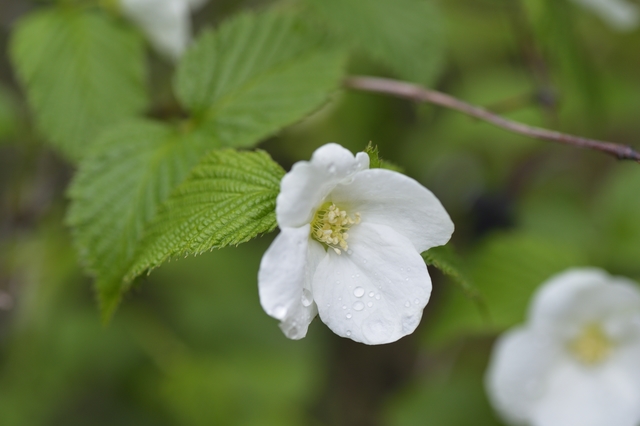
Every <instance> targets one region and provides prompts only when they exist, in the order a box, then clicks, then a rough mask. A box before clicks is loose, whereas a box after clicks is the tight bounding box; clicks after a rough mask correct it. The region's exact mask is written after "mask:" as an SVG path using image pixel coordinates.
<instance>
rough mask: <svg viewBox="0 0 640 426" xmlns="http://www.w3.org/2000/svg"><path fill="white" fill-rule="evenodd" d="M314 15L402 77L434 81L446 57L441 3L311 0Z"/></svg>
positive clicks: (426, 82)
mask: <svg viewBox="0 0 640 426" xmlns="http://www.w3.org/2000/svg"><path fill="white" fill-rule="evenodd" d="M307 2H308V3H309V4H310V5H311V6H312V11H313V16H314V17H317V18H319V19H321V20H323V21H324V22H325V23H326V24H327V25H328V26H329V28H330V29H331V30H333V32H334V33H335V34H336V35H337V36H338V37H340V38H341V39H344V40H346V41H351V42H352V43H355V44H356V45H357V46H358V47H359V48H360V49H362V50H363V51H364V52H366V53H367V54H369V55H370V56H371V57H373V58H374V59H376V60H378V61H380V62H381V63H383V64H384V65H386V66H387V67H389V68H390V69H391V70H393V71H395V72H396V73H397V74H398V75H399V76H400V77H402V78H404V79H407V80H411V81H415V82H417V83H422V84H427V85H428V84H431V83H432V82H433V79H434V78H435V77H436V76H437V73H438V72H439V71H440V69H441V67H442V65H443V62H444V48H443V44H444V43H443V34H442V31H441V26H440V17H439V16H438V13H437V10H436V8H435V6H434V5H433V4H432V3H431V2H429V1H425V0H393V1H391V0H307Z"/></svg>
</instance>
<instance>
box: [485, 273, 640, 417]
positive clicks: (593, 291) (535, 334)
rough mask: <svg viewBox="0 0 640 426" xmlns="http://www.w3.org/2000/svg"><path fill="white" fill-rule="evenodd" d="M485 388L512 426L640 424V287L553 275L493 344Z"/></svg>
mask: <svg viewBox="0 0 640 426" xmlns="http://www.w3.org/2000/svg"><path fill="white" fill-rule="evenodd" d="M486 386H487V391H488V394H489V397H490V399H491V400H492V402H493V405H494V406H495V408H496V409H497V410H498V412H500V413H501V414H502V415H503V417H504V418H505V419H506V420H507V421H509V422H510V423H511V424H514V425H532V426H572V425H577V426H578V425H579V426H637V425H638V424H640V289H639V288H638V284H637V283H634V282H633V281H630V280H627V279H624V278H620V277H612V276H610V275H608V274H606V273H605V272H604V271H601V270H599V269H573V270H569V271H566V272H564V273H562V274H559V275H556V276H555V277H553V278H551V279H550V280H549V281H547V282H546V283H545V284H544V285H543V287H541V288H540V290H539V291H538V293H537V294H536V296H535V298H534V300H533V303H532V305H531V307H530V311H529V320H528V323H527V324H526V325H524V326H522V327H519V328H515V329H512V330H510V331H508V332H507V333H505V334H504V335H503V336H501V337H500V339H499V340H498V342H497V343H496V346H495V348H494V352H493V356H492V359H491V362H490V366H489V370H488V372H487V376H486Z"/></svg>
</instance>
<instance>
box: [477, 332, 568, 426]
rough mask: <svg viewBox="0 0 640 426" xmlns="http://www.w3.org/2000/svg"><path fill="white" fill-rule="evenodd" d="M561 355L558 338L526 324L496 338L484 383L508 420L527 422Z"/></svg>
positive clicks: (520, 422) (488, 392) (495, 403)
mask: <svg viewBox="0 0 640 426" xmlns="http://www.w3.org/2000/svg"><path fill="white" fill-rule="evenodd" d="M560 359H561V352H560V348H558V347H557V346H556V344H555V342H553V341H552V340H550V339H549V338H548V337H546V336H545V335H539V334H536V333H534V332H533V331H531V330H528V329H525V328H518V329H513V330H510V331H509V332H507V333H505V334H503V335H502V336H501V337H500V338H499V339H498V340H497V341H496V344H495V346H494V349H493V354H492V356H491V361H490V364H489V367H488V370H487V375H486V378H485V385H486V388H487V394H488V396H489V398H490V400H491V402H492V403H493V406H494V407H495V408H496V410H497V411H498V412H499V413H500V414H501V415H502V416H503V417H504V418H505V420H507V421H509V422H510V423H513V424H526V423H528V422H527V420H528V419H530V418H531V416H532V415H533V411H534V409H535V405H536V403H537V401H538V400H539V399H540V398H541V397H542V396H543V394H544V389H545V387H546V382H547V381H548V379H549V375H550V374H552V373H553V368H554V366H555V365H556V364H557V363H558V362H559V360H560ZM567 425H568V424H567Z"/></svg>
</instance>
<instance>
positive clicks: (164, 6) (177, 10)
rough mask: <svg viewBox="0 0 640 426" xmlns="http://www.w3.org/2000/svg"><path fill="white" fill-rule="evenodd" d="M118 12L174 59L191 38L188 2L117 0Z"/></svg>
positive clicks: (156, 46)
mask: <svg viewBox="0 0 640 426" xmlns="http://www.w3.org/2000/svg"><path fill="white" fill-rule="evenodd" d="M120 3H121V5H122V12H123V13H124V14H125V15H126V16H127V17H128V18H129V19H131V20H132V21H133V22H134V23H135V24H136V25H138V26H139V27H140V29H141V30H142V31H143V32H144V34H145V35H146V36H147V38H148V39H149V41H150V42H151V44H152V45H153V47H154V48H155V49H156V50H157V51H158V52H159V53H161V54H162V55H165V56H167V57H168V58H169V59H172V60H178V59H179V58H180V56H182V53H183V52H184V50H185V49H186V48H187V45H188V44H189V42H190V41H191V18H190V10H189V4H188V3H187V2H186V1H185V0H120Z"/></svg>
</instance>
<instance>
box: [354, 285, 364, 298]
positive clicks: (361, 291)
mask: <svg viewBox="0 0 640 426" xmlns="http://www.w3.org/2000/svg"><path fill="white" fill-rule="evenodd" d="M353 295H354V296H355V297H362V296H364V288H362V287H356V288H355V290H353Z"/></svg>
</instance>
